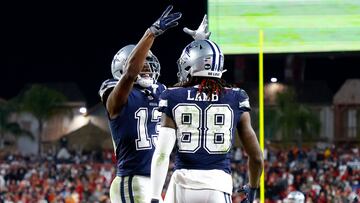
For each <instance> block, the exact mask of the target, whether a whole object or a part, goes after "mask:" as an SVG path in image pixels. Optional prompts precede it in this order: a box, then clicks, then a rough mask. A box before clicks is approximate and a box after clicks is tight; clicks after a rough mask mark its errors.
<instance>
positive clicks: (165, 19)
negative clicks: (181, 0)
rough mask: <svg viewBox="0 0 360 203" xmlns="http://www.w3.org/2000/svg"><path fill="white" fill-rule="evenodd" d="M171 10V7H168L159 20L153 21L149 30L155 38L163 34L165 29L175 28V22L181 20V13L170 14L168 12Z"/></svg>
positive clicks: (176, 23)
mask: <svg viewBox="0 0 360 203" xmlns="http://www.w3.org/2000/svg"><path fill="white" fill-rule="evenodd" d="M172 9H173V6H172V5H170V6H168V7H167V8H166V10H165V11H164V12H163V14H162V15H161V16H160V18H159V19H158V20H157V21H155V23H154V24H152V25H151V27H150V28H149V29H150V31H151V32H152V33H154V35H155V36H159V35H161V34H162V33H164V32H165V31H166V30H167V29H169V28H172V27H175V26H177V25H178V24H179V23H178V22H176V21H177V20H179V19H180V18H181V15H182V14H181V13H180V12H177V13H171V14H170V11H171V10H172Z"/></svg>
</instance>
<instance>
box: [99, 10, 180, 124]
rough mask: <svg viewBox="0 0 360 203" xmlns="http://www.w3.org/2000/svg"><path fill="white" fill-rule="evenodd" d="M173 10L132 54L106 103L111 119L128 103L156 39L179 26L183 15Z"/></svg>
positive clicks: (147, 31) (142, 39) (154, 27)
mask: <svg viewBox="0 0 360 203" xmlns="http://www.w3.org/2000/svg"><path fill="white" fill-rule="evenodd" d="M171 10H172V6H168V7H167V8H166V10H165V11H164V13H163V14H162V15H161V16H160V18H159V19H158V20H157V21H156V22H155V23H154V24H153V25H152V26H151V27H150V28H149V29H147V30H146V31H145V34H144V35H143V37H142V38H141V39H140V41H139V42H138V43H137V45H136V46H135V48H134V50H133V51H132V52H131V54H130V56H129V58H128V60H127V62H126V64H125V72H124V74H123V76H122V77H121V79H120V81H119V82H118V84H117V85H116V86H115V88H114V89H113V90H112V92H111V93H110V95H109V97H108V100H107V102H106V108H107V110H108V112H109V116H110V118H115V117H116V116H117V115H118V113H119V112H120V111H121V108H122V107H123V105H124V104H125V103H126V102H127V99H128V96H129V94H130V91H131V89H132V87H133V84H134V81H135V79H136V77H137V76H138V75H139V73H140V72H141V70H142V69H143V67H144V62H145V58H146V56H147V54H148V52H149V50H150V48H151V46H152V44H153V42H154V39H155V37H156V36H159V35H161V34H162V33H164V32H165V30H167V29H169V28H171V27H175V26H177V25H178V22H176V21H177V20H178V19H179V18H180V17H181V13H172V14H169V13H170V11H171Z"/></svg>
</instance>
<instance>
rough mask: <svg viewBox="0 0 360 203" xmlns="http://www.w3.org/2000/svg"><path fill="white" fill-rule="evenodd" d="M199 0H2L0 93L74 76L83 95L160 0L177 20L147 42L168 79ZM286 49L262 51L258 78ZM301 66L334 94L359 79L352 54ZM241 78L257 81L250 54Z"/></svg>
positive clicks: (157, 11)
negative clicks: (348, 81)
mask: <svg viewBox="0 0 360 203" xmlns="http://www.w3.org/2000/svg"><path fill="white" fill-rule="evenodd" d="M206 2H207V1H205V0H178V1H170V0H151V1H120V0H119V1H116V2H108V1H96V2H91V1H90V2H88V1H72V2H68V1H48V2H39V1H36V2H33V1H29V2H19V1H17V2H7V3H6V5H3V6H1V12H0V13H1V14H0V15H1V25H0V26H1V33H2V35H1V37H0V38H1V44H0V50H1V52H0V68H1V71H0V87H1V88H0V98H4V99H10V98H12V97H14V96H16V95H17V94H18V93H19V91H20V90H21V89H23V88H24V85H26V84H28V83H49V82H50V83H52V82H75V83H76V84H78V85H79V87H80V89H81V91H82V92H83V93H84V96H85V98H86V99H87V101H88V107H91V106H92V105H94V104H96V103H97V102H99V98H98V95H97V91H98V89H99V87H100V85H101V83H102V81H104V80H105V79H107V78H110V77H111V72H110V64H111V60H112V58H113V56H114V54H115V53H116V52H117V51H118V50H119V49H120V48H121V47H123V46H125V45H127V44H130V43H133V44H135V43H137V41H138V40H139V39H140V38H141V36H142V35H143V33H144V31H145V30H146V29H147V28H148V27H149V26H150V25H151V24H152V23H153V22H154V21H155V20H157V18H158V17H159V16H160V15H161V13H162V12H163V10H164V9H165V8H166V7H167V5H169V4H172V5H174V11H175V12H176V11H180V12H182V13H183V17H182V19H181V20H180V21H179V22H180V25H179V26H178V27H176V28H173V29H171V30H168V31H167V32H166V33H165V34H163V35H161V36H160V37H158V38H157V39H156V40H155V43H154V45H153V48H152V51H153V52H154V54H155V55H156V56H157V57H158V59H159V61H160V63H161V67H162V70H161V76H160V79H159V80H160V81H161V82H163V83H165V84H166V85H171V84H173V83H174V82H175V81H176V72H177V65H176V60H177V59H178V57H179V56H180V54H181V51H182V49H183V48H184V47H185V45H186V44H188V43H189V42H191V40H192V38H191V37H190V36H188V35H186V34H184V33H183V32H182V28H183V27H184V26H187V27H189V28H192V29H196V28H197V27H198V25H199V23H200V22H201V20H202V17H203V15H204V14H205V13H206V10H207V5H206ZM287 56H288V55H287V54H271V55H265V56H264V60H265V61H264V65H265V66H264V67H265V82H268V81H269V79H270V78H271V77H277V78H278V79H279V80H280V81H281V80H283V79H284V67H285V64H286V57H287ZM295 56H296V57H297V58H300V59H301V60H302V61H303V62H304V64H305V67H306V68H305V72H304V73H305V74H304V79H305V80H306V81H307V80H324V81H326V83H327V84H328V86H329V87H330V89H331V90H332V91H333V92H334V93H335V92H336V91H337V90H338V88H339V87H340V85H341V84H342V83H343V82H344V81H345V79H346V78H360V70H359V69H360V62H359V61H360V60H359V57H360V54H359V52H336V53H306V54H301V53H300V54H295ZM235 57H236V56H229V55H226V56H225V67H226V68H227V69H228V72H227V73H225V74H224V77H225V79H227V80H229V81H230V82H234V78H233V73H232V67H233V66H234V61H235ZM241 58H242V59H243V60H244V64H245V65H246V70H245V71H244V73H243V74H244V77H243V78H244V82H245V83H246V82H256V81H257V79H258V76H257V69H258V56H257V55H242V56H241Z"/></svg>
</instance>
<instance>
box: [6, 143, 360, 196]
mask: <svg viewBox="0 0 360 203" xmlns="http://www.w3.org/2000/svg"><path fill="white" fill-rule="evenodd" d="M60 151H61V150H60ZM60 151H59V152H58V153H57V154H54V153H48V154H46V155H44V156H42V157H41V158H38V157H37V156H22V155H20V154H16V153H13V154H6V155H3V157H0V202H4V203H32V202H39V203H60V202H65V203H78V202H86V203H90V202H94V203H96V202H98V203H106V202H110V200H109V187H110V184H111V181H112V179H113V177H114V175H115V168H114V167H113V164H112V161H113V159H114V157H113V156H112V153H111V152H109V151H105V152H102V153H75V152H71V151H70V152H68V154H69V155H70V156H65V155H64V154H66V153H64V150H62V151H61V152H60ZM65 151H66V150H65ZM264 154H265V174H266V180H265V181H266V183H265V184H266V185H265V188H266V202H267V203H278V202H282V201H281V200H282V199H284V198H285V196H286V195H287V194H288V193H289V192H290V191H293V190H300V191H302V192H303V193H304V194H305V195H306V202H316V203H318V202H319V203H325V202H331V203H347V202H350V201H349V198H350V197H351V196H352V195H355V194H357V195H359V193H360V184H359V183H360V152H359V149H358V148H352V147H348V146H344V147H325V148H321V147H312V148H304V147H303V148H297V147H294V148H291V149H287V150H285V149H279V148H276V147H272V146H270V145H268V146H267V148H266V150H265V152H264ZM246 157H247V156H246V154H245V153H244V151H243V150H241V149H240V148H234V149H233V150H232V170H233V174H232V176H233V181H234V189H235V191H236V188H240V186H241V185H243V184H244V183H246V182H247V169H246V159H247V158H246ZM173 164H174V163H173V162H172V164H170V168H169V170H170V171H171V170H172V168H173ZM170 175H171V173H168V180H169V178H170ZM167 182H168V181H167ZM165 187H166V185H165ZM164 192H165V189H164ZM240 199H241V195H240V194H238V193H236V192H234V195H233V202H236V203H237V202H240Z"/></svg>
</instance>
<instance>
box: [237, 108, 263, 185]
mask: <svg viewBox="0 0 360 203" xmlns="http://www.w3.org/2000/svg"><path fill="white" fill-rule="evenodd" d="M237 128H238V133H239V137H240V140H241V142H242V144H243V147H244V149H245V151H246V153H247V154H248V156H249V160H248V167H249V170H248V171H249V184H250V187H251V188H258V187H259V182H260V175H261V173H262V171H263V167H264V160H263V156H262V152H261V149H260V146H259V142H258V139H257V137H256V134H255V132H254V129H253V128H252V126H251V118H250V114H249V112H244V113H243V114H242V115H241V117H240V122H239V124H238V127H237Z"/></svg>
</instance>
